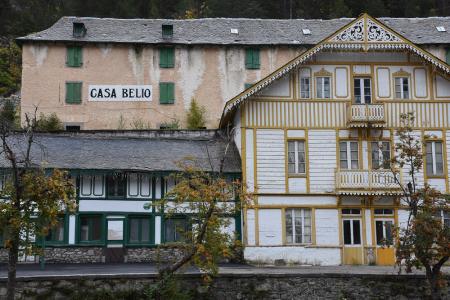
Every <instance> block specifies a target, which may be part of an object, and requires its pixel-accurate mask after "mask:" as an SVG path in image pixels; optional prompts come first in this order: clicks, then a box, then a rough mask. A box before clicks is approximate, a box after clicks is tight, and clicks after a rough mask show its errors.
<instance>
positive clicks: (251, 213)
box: [246, 209, 256, 246]
mask: <svg viewBox="0 0 450 300" xmlns="http://www.w3.org/2000/svg"><path fill="white" fill-rule="evenodd" d="M246 227H247V245H250V246H251V245H255V244H256V238H255V210H254V209H248V210H247V226H246Z"/></svg>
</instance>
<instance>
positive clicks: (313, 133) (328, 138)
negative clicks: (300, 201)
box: [308, 130, 336, 192]
mask: <svg viewBox="0 0 450 300" xmlns="http://www.w3.org/2000/svg"><path fill="white" fill-rule="evenodd" d="M308 145H309V149H308V150H309V176H310V191H311V192H334V190H335V179H334V172H335V169H336V131H334V130H309V131H308Z"/></svg>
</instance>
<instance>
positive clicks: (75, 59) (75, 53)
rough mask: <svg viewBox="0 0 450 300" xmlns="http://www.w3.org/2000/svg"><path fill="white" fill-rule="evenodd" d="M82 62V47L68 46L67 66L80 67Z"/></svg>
mask: <svg viewBox="0 0 450 300" xmlns="http://www.w3.org/2000/svg"><path fill="white" fill-rule="evenodd" d="M82 64H83V48H82V47H81V46H68V47H67V57H66V65H67V66H68V67H75V68H76V67H81V65H82Z"/></svg>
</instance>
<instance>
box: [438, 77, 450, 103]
mask: <svg viewBox="0 0 450 300" xmlns="http://www.w3.org/2000/svg"><path fill="white" fill-rule="evenodd" d="M435 82H436V97H443V98H446V97H450V81H449V80H447V79H445V78H443V77H442V76H439V75H436V79H435Z"/></svg>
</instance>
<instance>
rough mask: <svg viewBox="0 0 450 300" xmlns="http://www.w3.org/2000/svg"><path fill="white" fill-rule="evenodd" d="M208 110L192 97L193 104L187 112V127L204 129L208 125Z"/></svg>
mask: <svg viewBox="0 0 450 300" xmlns="http://www.w3.org/2000/svg"><path fill="white" fill-rule="evenodd" d="M205 113H206V110H205V108H204V107H203V106H199V105H198V104H197V101H196V100H195V99H192V101H191V106H190V107H189V111H188V113H187V122H186V123H187V128H188V129H204V128H205V127H206V120H205Z"/></svg>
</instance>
